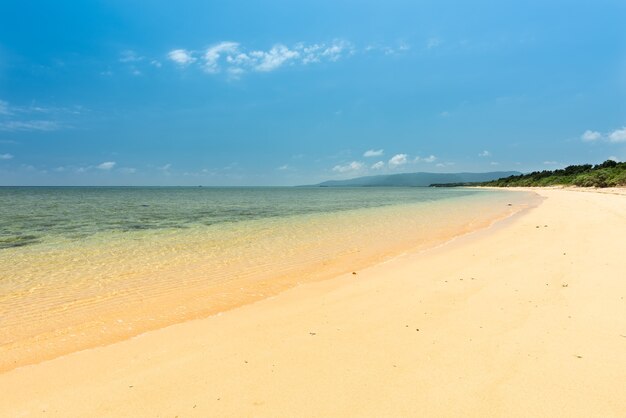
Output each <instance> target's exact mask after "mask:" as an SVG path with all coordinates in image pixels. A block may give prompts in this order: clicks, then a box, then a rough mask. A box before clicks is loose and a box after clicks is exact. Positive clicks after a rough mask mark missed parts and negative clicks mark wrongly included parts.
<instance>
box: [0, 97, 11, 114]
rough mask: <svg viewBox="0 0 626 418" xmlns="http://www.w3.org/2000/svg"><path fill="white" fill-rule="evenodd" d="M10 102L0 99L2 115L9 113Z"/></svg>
mask: <svg viewBox="0 0 626 418" xmlns="http://www.w3.org/2000/svg"><path fill="white" fill-rule="evenodd" d="M9 114H10V112H9V102H5V101H4V100H0V115H9Z"/></svg>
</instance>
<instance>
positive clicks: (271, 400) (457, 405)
mask: <svg viewBox="0 0 626 418" xmlns="http://www.w3.org/2000/svg"><path fill="white" fill-rule="evenodd" d="M538 193H540V194H541V195H543V196H545V197H547V199H546V200H545V201H544V202H543V203H542V204H541V205H540V206H539V207H537V208H535V209H531V210H530V211H528V212H526V213H523V214H521V215H518V216H516V217H514V218H513V219H509V220H507V221H504V222H503V223H502V222H501V223H499V224H498V225H496V226H495V227H492V228H490V229H488V230H485V231H481V232H478V233H474V234H471V235H468V236H465V237H462V238H459V239H457V240H455V241H454V242H452V243H449V244H447V245H445V246H442V247H439V248H437V249H433V250H429V251H426V252H422V253H418V254H406V255H404V256H401V257H398V258H396V259H393V260H392V261H389V262H387V263H384V264H380V265H378V266H375V267H372V268H369V269H367V270H364V271H359V272H357V274H356V275H347V276H343V277H338V278H335V279H332V280H327V281H324V282H319V283H313V284H308V285H303V286H300V287H298V288H295V289H292V290H289V291H287V292H284V293H282V294H280V295H279V296H276V297H274V298H271V299H266V300H264V301H261V302H257V303H255V304H252V305H247V306H244V307H242V308H238V309H235V310H233V311H229V312H226V313H224V314H222V315H218V316H214V317H210V318H207V319H203V320H196V321H190V322H187V323H183V324H178V325H174V326H171V327H168V328H165V329H161V330H157V331H153V332H148V333H145V334H143V335H141V336H139V337H136V338H133V339H131V340H127V341H123V342H120V343H116V344H113V345H109V346H106V347H100V348H95V349H90V350H86V351H82V352H77V353H73V354H70V355H67V356H64V357H61V358H57V359H55V360H51V361H47V362H44V363H40V364H37V365H33V366H27V367H22V368H19V369H15V370H12V371H10V372H7V373H4V374H2V375H0V394H1V395H0V416H2V417H5V416H6V417H15V416H58V417H74V416H75V417H88V416H112V417H122V416H141V417H175V416H178V417H208V416H218V417H230V416H272V417H276V416H278V417H300V416H371V417H385V416H390V417H397V416H462V417H467V416H479V417H485V416H507V417H510V416H533V417H537V416H546V417H556V416H568V417H569V416H580V417H592V416H597V417H611V416H614V417H617V416H621V417H623V416H626V244H625V239H626V196H624V195H623V194H619V191H618V192H617V194H600V193H583V192H579V191H570V190H555V189H540V190H538Z"/></svg>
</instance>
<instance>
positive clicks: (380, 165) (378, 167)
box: [370, 161, 385, 170]
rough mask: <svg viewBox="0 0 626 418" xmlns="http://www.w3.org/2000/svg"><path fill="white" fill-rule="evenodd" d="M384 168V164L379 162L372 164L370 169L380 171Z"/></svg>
mask: <svg viewBox="0 0 626 418" xmlns="http://www.w3.org/2000/svg"><path fill="white" fill-rule="evenodd" d="M384 167H385V163H384V162H382V161H379V162H377V163H374V164H372V167H370V168H371V169H372V170H381V169H383V168H384Z"/></svg>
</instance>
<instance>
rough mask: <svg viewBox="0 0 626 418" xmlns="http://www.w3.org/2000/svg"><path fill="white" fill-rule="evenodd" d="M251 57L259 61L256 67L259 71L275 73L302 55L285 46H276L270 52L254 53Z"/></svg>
mask: <svg viewBox="0 0 626 418" xmlns="http://www.w3.org/2000/svg"><path fill="white" fill-rule="evenodd" d="M250 56H252V57H254V58H256V59H258V64H257V65H256V66H255V67H254V69H255V70H257V71H264V72H266V71H273V70H275V69H277V68H278V67H280V66H282V65H283V64H285V63H286V62H288V61H290V60H293V59H295V58H298V57H299V56H300V53H299V52H298V51H293V50H291V49H289V48H287V47H286V46H285V45H280V44H278V45H274V46H273V47H272V49H270V50H269V51H267V52H265V51H252V52H251V53H250Z"/></svg>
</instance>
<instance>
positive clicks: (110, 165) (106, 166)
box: [96, 161, 116, 170]
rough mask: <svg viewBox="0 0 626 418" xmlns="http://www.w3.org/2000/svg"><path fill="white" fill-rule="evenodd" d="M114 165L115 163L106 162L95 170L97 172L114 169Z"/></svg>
mask: <svg viewBox="0 0 626 418" xmlns="http://www.w3.org/2000/svg"><path fill="white" fill-rule="evenodd" d="M115 164H116V162H115V161H106V162H103V163H102V164H100V165H98V166H97V167H96V168H97V169H99V170H111V169H112V168H113V167H115Z"/></svg>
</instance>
